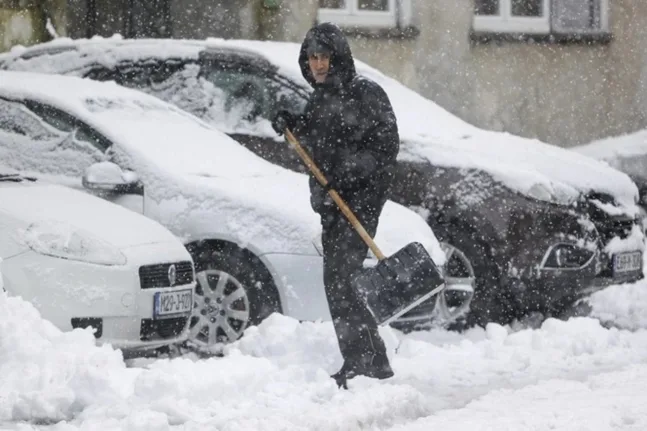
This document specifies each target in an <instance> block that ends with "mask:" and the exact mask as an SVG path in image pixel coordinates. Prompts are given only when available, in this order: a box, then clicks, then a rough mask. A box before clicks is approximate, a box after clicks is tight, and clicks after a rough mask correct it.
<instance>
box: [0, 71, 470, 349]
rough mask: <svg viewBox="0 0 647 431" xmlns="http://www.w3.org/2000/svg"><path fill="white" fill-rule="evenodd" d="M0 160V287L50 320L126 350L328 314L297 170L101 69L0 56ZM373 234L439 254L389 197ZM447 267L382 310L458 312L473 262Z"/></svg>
mask: <svg viewBox="0 0 647 431" xmlns="http://www.w3.org/2000/svg"><path fill="white" fill-rule="evenodd" d="M0 160H1V161H2V162H1V163H2V164H3V165H6V166H7V168H4V171H5V172H4V173H3V174H2V176H0V258H2V259H3V262H2V264H1V266H2V272H3V274H4V276H5V280H4V281H5V289H6V290H7V291H8V292H9V293H11V294H16V295H20V296H22V297H24V298H25V299H28V300H29V301H31V302H32V303H34V304H35V305H36V306H37V308H38V309H39V310H40V311H41V313H42V314H43V316H44V317H46V318H47V319H49V320H51V321H53V322H54V323H55V324H57V325H58V326H59V327H60V328H61V329H64V330H65V329H72V328H75V327H86V326H92V327H93V328H94V329H95V336H96V337H97V338H98V339H99V341H101V342H110V343H112V344H113V345H115V346H118V347H121V348H124V349H125V350H131V351H137V350H149V349H152V348H157V347H159V346H161V345H167V344H174V343H178V342H181V341H184V340H187V339H188V340H189V341H190V343H191V344H192V345H193V346H194V347H198V348H201V349H204V350H209V349H210V348H212V347H213V346H214V345H217V344H220V343H226V342H231V341H234V340H236V339H238V338H239V337H240V336H241V335H242V334H243V332H244V330H245V329H246V328H247V327H248V326H249V325H254V324H257V323H259V322H260V321H262V320H263V319H264V318H265V317H267V316H269V315H270V314H271V313H273V312H282V313H284V314H286V315H289V316H292V317H294V318H297V319H300V320H318V319H323V320H329V319H330V315H329V312H328V307H327V302H326V298H325V294H324V290H323V285H322V266H323V265H322V256H321V239H320V224H319V220H318V218H317V216H316V214H315V213H314V212H313V211H312V210H311V208H310V203H309V191H308V184H307V176H305V175H303V174H301V173H296V172H292V171H290V170H287V169H284V168H282V167H280V166H277V165H274V164H271V163H270V162H268V161H266V160H263V159H262V158H260V157H258V156H257V155H255V154H254V153H253V152H251V151H249V150H248V149H246V148H244V147H243V146H241V145H240V144H239V143H238V142H236V141H234V140H233V139H231V138H230V137H228V136H227V135H225V134H224V133H222V132H220V131H218V130H216V129H215V128H213V127H212V126H210V125H208V124H206V123H205V122H203V121H201V120H200V119H198V118H196V117H195V116H193V115H191V114H190V113H187V112H185V111H183V110H181V109H179V108H177V107H175V106H173V105H170V104H168V103H166V102H164V101H162V100H160V99H158V98H155V97H153V96H150V95H147V94H145V93H143V92H139V91H136V90H133V89H128V88H126V87H122V86H119V85H117V84H115V83H112V82H99V81H95V80H90V79H81V78H77V77H69V76H58V75H46V74H38V73H30V72H0ZM376 241H377V243H378V244H379V245H380V247H381V248H382V249H383V251H384V252H385V253H386V254H387V255H388V254H391V253H394V252H395V251H397V250H399V249H400V248H401V247H403V246H404V245H405V244H407V243H410V242H413V241H417V242H420V243H422V244H423V246H424V247H425V248H426V249H427V250H428V251H429V253H430V255H431V256H432V258H433V259H434V261H435V262H436V263H437V264H438V265H443V264H444V263H445V261H446V260H447V259H446V256H445V253H444V252H443V250H442V249H441V246H440V244H439V242H438V240H437V239H436V237H435V236H434V234H433V231H432V229H431V228H430V227H429V226H428V225H427V224H426V223H425V221H424V219H422V218H421V217H420V216H419V215H418V214H417V213H415V212H413V211H411V210H409V209H406V208H405V207H403V206H401V205H399V204H396V203H393V202H388V203H387V205H386V206H385V208H384V211H383V214H382V217H381V218H380V224H379V227H378V232H377V235H376ZM457 259H459V256H458V255H454V256H450V259H449V260H448V262H456V261H457ZM375 263H376V260H375V258H374V257H373V256H371V255H369V256H367V259H366V265H372V264H375ZM446 275H447V277H446V282H447V290H446V293H445V294H443V295H441V297H440V299H439V300H436V298H432V299H431V300H429V301H427V302H426V303H424V304H422V305H420V306H418V307H417V308H415V309H413V310H411V311H410V312H408V313H407V314H406V315H405V316H403V317H402V318H401V319H400V320H399V321H398V322H396V323H395V324H396V325H400V327H404V326H412V325H416V324H418V325H422V324H429V322H431V321H434V322H451V321H452V320H453V319H455V318H456V317H457V316H460V315H461V314H463V313H464V312H465V311H466V310H467V307H468V306H469V301H470V299H471V296H472V291H473V290H472V288H471V285H472V283H473V278H469V277H455V278H452V277H451V274H447V273H446Z"/></svg>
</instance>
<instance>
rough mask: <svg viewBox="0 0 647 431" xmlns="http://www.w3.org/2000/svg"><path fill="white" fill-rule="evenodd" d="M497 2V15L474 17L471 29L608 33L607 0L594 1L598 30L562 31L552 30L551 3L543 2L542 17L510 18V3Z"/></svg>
mask: <svg viewBox="0 0 647 431" xmlns="http://www.w3.org/2000/svg"><path fill="white" fill-rule="evenodd" d="M498 1H499V15H476V14H474V19H473V21H472V29H473V30H474V31H478V32H488V33H527V34H531V33H532V34H550V33H553V32H554V33H566V34H599V33H606V32H608V31H609V0H596V1H598V2H599V3H600V28H598V29H591V30H587V29H564V28H559V27H558V28H553V20H552V1H553V0H543V12H544V16H541V17H516V16H512V1H511V0H498Z"/></svg>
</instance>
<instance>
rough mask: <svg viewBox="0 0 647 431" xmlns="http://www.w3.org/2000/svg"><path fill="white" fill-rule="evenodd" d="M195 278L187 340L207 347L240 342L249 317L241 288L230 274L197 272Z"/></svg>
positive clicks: (212, 271) (245, 294)
mask: <svg viewBox="0 0 647 431" xmlns="http://www.w3.org/2000/svg"><path fill="white" fill-rule="evenodd" d="M196 278H197V281H198V286H196V295H195V301H194V306H193V315H192V316H191V329H190V332H189V340H190V341H191V342H192V343H194V344H197V345H199V346H202V347H207V348H209V347H213V346H216V345H218V344H226V343H231V342H233V341H236V340H237V339H239V338H240V337H241V336H242V334H243V332H244V331H245V329H246V328H247V325H248V323H249V317H250V304H249V297H248V296H247V292H246V291H245V288H244V287H243V285H242V284H241V283H240V281H238V279H236V277H234V276H233V275H231V274H229V273H227V272H224V271H220V270H216V269H207V270H204V271H200V272H198V273H197V274H196Z"/></svg>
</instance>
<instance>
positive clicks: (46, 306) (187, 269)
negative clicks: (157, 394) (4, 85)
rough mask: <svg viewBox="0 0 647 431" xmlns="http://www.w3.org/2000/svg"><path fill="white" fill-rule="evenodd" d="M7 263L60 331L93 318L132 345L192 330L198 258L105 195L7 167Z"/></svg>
mask: <svg viewBox="0 0 647 431" xmlns="http://www.w3.org/2000/svg"><path fill="white" fill-rule="evenodd" d="M4 119H5V118H4V117H2V120H0V121H3V120H4ZM0 269H1V270H2V274H3V281H4V289H5V290H6V291H7V293H8V294H10V295H16V296H20V297H22V298H23V299H25V300H27V301H29V302H31V303H32V304H34V306H35V307H36V308H37V309H38V310H39V312H40V313H41V315H42V316H43V317H44V318H45V319H47V320H49V321H51V322H52V323H53V324H54V325H56V326H57V327H58V328H60V329H61V330H64V331H67V330H72V329H74V328H84V327H88V326H91V327H92V328H93V329H94V331H95V332H94V335H95V337H96V339H97V341H98V342H99V343H109V344H111V345H113V346H114V347H115V348H120V349H122V350H123V351H124V354H127V355H131V354H138V353H140V352H143V351H147V350H151V349H155V348H159V347H162V346H166V345H169V344H175V343H180V342H183V341H184V340H186V339H187V337H188V329H189V328H188V324H189V317H190V315H191V311H192V308H193V299H192V297H193V294H194V288H195V281H194V270H193V263H192V261H191V256H190V255H189V253H188V252H187V250H186V249H185V248H184V247H183V246H182V243H181V242H180V241H178V240H177V238H176V237H174V236H173V234H171V233H170V232H169V231H168V230H167V229H165V228H164V227H163V226H161V225H160V224H159V223H156V222H154V221H152V220H149V219H147V218H145V217H143V216H141V215H139V214H135V213H133V212H132V211H128V210H126V209H124V208H120V207H118V206H116V205H112V204H110V203H109V202H106V201H105V200H102V199H98V198H96V197H93V196H90V195H88V194H86V193H81V192H79V191H76V190H72V189H69V188H67V187H61V186H59V185H56V184H48V183H45V182H42V181H38V180H35V179H34V178H30V177H25V176H23V175H20V174H19V173H17V172H15V171H11V170H7V169H4V168H2V169H0Z"/></svg>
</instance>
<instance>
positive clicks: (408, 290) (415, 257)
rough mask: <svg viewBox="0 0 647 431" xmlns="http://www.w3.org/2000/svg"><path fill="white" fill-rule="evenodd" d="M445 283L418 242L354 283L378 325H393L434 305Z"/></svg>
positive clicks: (361, 275)
mask: <svg viewBox="0 0 647 431" xmlns="http://www.w3.org/2000/svg"><path fill="white" fill-rule="evenodd" d="M444 283H445V281H444V280H443V276H442V274H441V272H440V270H439V269H438V267H437V266H436V264H434V261H433V260H432V259H431V256H429V253H427V250H425V248H424V247H423V246H422V244H420V243H418V242H412V243H411V244H409V245H407V246H406V247H404V248H402V249H400V250H399V251H398V252H397V253H395V254H393V255H392V256H389V257H387V258H385V259H383V260H381V261H379V262H378V263H377V265H375V267H373V268H366V269H364V270H363V271H361V272H360V273H359V274H357V275H356V276H355V277H353V280H352V285H353V288H354V289H355V291H356V292H357V294H358V295H359V296H360V298H363V299H364V300H365V301H366V303H367V305H368V308H369V309H370V310H371V312H372V313H373V316H374V317H375V320H376V321H377V323H378V325H382V324H386V323H389V322H392V321H393V320H395V319H397V318H398V317H400V316H402V315H403V314H405V313H406V312H408V311H409V310H411V309H412V308H415V307H416V306H418V305H419V304H421V303H422V302H425V301H427V300H428V299H429V298H431V297H434V300H433V301H434V303H435V297H436V296H437V294H438V293H440V291H442V289H443V286H444Z"/></svg>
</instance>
